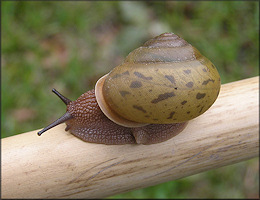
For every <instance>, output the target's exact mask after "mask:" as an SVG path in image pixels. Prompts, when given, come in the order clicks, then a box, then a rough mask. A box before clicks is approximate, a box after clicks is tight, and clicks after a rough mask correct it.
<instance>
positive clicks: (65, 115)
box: [37, 112, 73, 136]
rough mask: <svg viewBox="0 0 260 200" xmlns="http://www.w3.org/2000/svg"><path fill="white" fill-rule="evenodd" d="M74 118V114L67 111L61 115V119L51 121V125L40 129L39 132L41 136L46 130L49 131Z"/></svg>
mask: <svg viewBox="0 0 260 200" xmlns="http://www.w3.org/2000/svg"><path fill="white" fill-rule="evenodd" d="M72 118H73V116H72V115H71V114H70V113H68V112H66V113H65V114H64V115H63V116H61V117H60V118H59V119H57V120H56V121H55V122H53V123H51V124H50V125H48V126H46V127H45V128H44V129H42V130H41V131H39V132H38V133H37V134H38V135H39V136H41V134H43V133H44V132H45V131H47V130H49V129H51V128H53V127H55V126H57V125H59V124H61V123H63V122H65V121H67V120H69V119H72Z"/></svg>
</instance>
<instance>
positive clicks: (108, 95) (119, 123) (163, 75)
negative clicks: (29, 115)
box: [38, 33, 221, 145]
mask: <svg viewBox="0 0 260 200" xmlns="http://www.w3.org/2000/svg"><path fill="white" fill-rule="evenodd" d="M220 85H221V83H220V76H219V74H218V71H217V69H216V67H215V66H214V65H213V64H212V63H211V62H210V61H209V60H208V59H207V58H206V57H204V56H203V55H201V54H200V52H199V51H198V50H197V49H196V48H194V47H193V46H192V45H190V44H189V43H187V42H186V41H185V40H183V39H182V38H180V37H179V36H177V35H175V34H173V33H164V34H161V35H159V36H157V37H155V38H153V39H151V40H149V41H147V42H146V43H145V44H144V45H143V46H141V47H139V48H137V49H135V50H134V51H132V52H131V53H129V55H128V56H127V57H126V59H125V61H124V62H123V63H122V64H121V65H119V66H117V67H115V68H114V69H113V70H112V71H111V72H110V73H108V74H107V75H105V76H103V77H102V78H100V79H99V80H98V81H97V83H96V86H95V89H93V90H90V91H88V92H86V93H84V94H82V95H81V96H80V97H79V98H78V99H77V100H75V101H70V100H69V99H67V98H66V97H64V96H63V95H61V94H59V93H58V92H57V91H56V90H55V93H56V94H57V95H58V96H59V97H60V98H61V99H62V101H63V102H64V103H65V104H66V105H67V112H66V113H65V114H64V115H63V116H62V117H61V118H60V119H58V120H56V121H55V122H54V123H52V124H50V125H49V126H47V127H46V128H44V129H43V130H41V131H40V132H38V135H41V134H42V133H43V132H45V131H47V130H48V129H50V128H52V127H54V126H56V125H58V124H60V123H63V122H65V123H66V125H67V127H66V129H65V130H66V131H68V130H69V131H70V133H72V134H73V135H75V136H76V137H78V138H80V139H82V140H84V141H86V142H92V143H100V144H109V145H110V144H136V143H137V144H154V143H159V142H163V141H166V140H168V139H170V138H172V137H174V136H176V135H177V134H179V133H180V132H181V131H182V130H183V129H184V128H185V127H186V125H187V123H188V121H189V120H191V119H194V118H196V117H198V116H199V115H201V114H202V113H204V112H205V111H206V110H208V109H209V108H210V107H211V105H212V104H213V103H214V102H215V100H216V98H217V96H218V94H219V90H220Z"/></svg>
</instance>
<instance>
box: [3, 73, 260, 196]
mask: <svg viewBox="0 0 260 200" xmlns="http://www.w3.org/2000/svg"><path fill="white" fill-rule="evenodd" d="M258 98H259V77H254V78H249V79H245V80H241V81H237V82H233V83H228V84H225V85H222V87H221V92H220V95H219V97H218V99H217V101H216V102H215V103H214V105H213V106H212V107H211V108H210V109H209V110H208V111H207V112H205V113H204V114H203V115H201V116H199V117H198V118H196V119H194V120H192V121H190V122H189V124H188V126H187V128H186V129H185V130H184V131H183V132H182V133H181V134H179V135H177V136H175V137H174V138H172V139H170V140H168V141H166V142H163V143H159V144H153V145H111V146H109V145H101V144H91V143H86V142H83V141H81V140H80V139H78V138H76V137H74V136H72V135H71V134H70V133H68V132H65V131H64V129H65V125H64V124H61V125H59V126H57V127H55V128H53V129H51V130H50V131H48V132H46V133H45V134H44V135H42V136H41V137H39V136H37V131H38V130H35V131H31V132H28V133H23V134H20V135H16V136H12V137H9V138H5V139H2V169H1V170H2V180H1V181H2V194H1V197H2V198H43V199H46V198H66V199H68V198H102V197H107V196H111V195H114V194H118V193H122V192H126V191H129V190H134V189H138V188H143V187H147V186H151V185H156V184H159V183H162V182H166V181H170V180H175V179H179V178H182V177H187V176H190V175H192V174H197V173H200V172H204V171H207V170H210V169H213V168H218V167H221V166H225V165H229V164H233V163H237V162H240V161H243V160H248V159H250V158H253V157H257V156H259V134H258V132H259V99H258ZM133 183H134V184H133Z"/></svg>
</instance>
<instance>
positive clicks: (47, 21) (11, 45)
mask: <svg viewBox="0 0 260 200" xmlns="http://www.w3.org/2000/svg"><path fill="white" fill-rule="evenodd" d="M258 8H259V3H258V2H257V1H249V2H247V1H231V2H225V1H221V2H207V1H202V2H187V1H185V2H180V1H176V2H171V1H167V2H127V1H122V2H120V1H119V2H67V1H66V2H55V1H53V2H31V1H22V2H18V1H8V2H2V7H1V9H2V16H1V22H2V27H1V28H2V36H1V41H2V57H1V58H2V59H1V70H2V74H1V80H2V91H1V92H2V95H1V106H2V107H1V108H2V112H1V135H2V136H1V137H2V138H4V137H8V136H12V135H15V134H20V133H23V132H28V131H31V130H36V129H40V128H42V127H43V126H45V125H47V124H48V123H50V122H52V121H53V120H55V119H57V118H58V117H59V116H61V115H62V114H63V113H64V112H65V107H64V106H63V104H62V103H61V102H60V100H59V99H57V98H56V97H55V96H54V95H53V94H52V92H51V89H52V88H56V89H57V90H59V91H60V92H61V93H63V94H64V95H65V96H67V97H68V98H71V99H72V100H74V99H76V98H77V97H78V96H79V95H80V94H82V93H83V92H85V91H87V90H89V89H91V88H93V87H94V84H95V82H96V80H98V78H99V77H101V76H102V75H103V74H105V73H107V72H108V71H109V70H111V69H112V68H113V67H115V66H116V65H118V64H120V63H121V62H122V61H123V59H124V57H125V56H126V55H127V54H128V53H129V52H130V51H132V50H133V49H135V48H137V47H139V46H140V45H141V44H142V43H143V42H145V41H146V40H148V39H150V38H152V37H154V36H155V35H158V34H160V33H163V32H168V31H171V32H174V33H176V34H178V35H180V36H181V37H182V38H184V39H185V40H187V41H188V42H189V43H191V44H192V45H194V46H195V47H196V48H197V49H199V51H200V52H201V53H202V54H203V55H205V56H206V57H208V58H209V59H210V60H211V61H212V62H213V63H214V64H215V65H216V66H217V68H218V70H219V73H220V76H221V81H222V83H228V82H232V81H236V80H240V79H245V78H249V77H253V76H257V75H258V74H259V58H258V55H259V48H258V47H259V10H258ZM258 169H259V166H258V159H253V160H250V161H247V162H242V163H239V164H235V165H231V166H228V167H223V168H220V169H217V170H211V171H209V172H206V173H201V174H198V175H194V176H190V177H187V178H184V179H181V180H177V181H171V182H168V183H163V184H160V185H157V186H153V187H149V188H146V189H142V190H137V191H133V192H129V193H126V194H121V195H117V196H113V198H130V197H132V198H196V197H197V198H225V197H227V198H232V197H236V198H250V197H259V192H258V186H259V181H258V179H257V178H255V177H258V175H259V173H258ZM250 181H251V182H250ZM248 184H250V185H251V186H249V185H248Z"/></svg>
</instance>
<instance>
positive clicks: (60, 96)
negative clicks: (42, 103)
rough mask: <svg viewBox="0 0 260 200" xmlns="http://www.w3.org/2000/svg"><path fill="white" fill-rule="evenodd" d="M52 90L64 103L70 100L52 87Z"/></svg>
mask: <svg viewBox="0 0 260 200" xmlns="http://www.w3.org/2000/svg"><path fill="white" fill-rule="evenodd" d="M52 92H53V93H55V94H56V95H57V96H58V97H59V98H60V99H61V100H62V101H63V102H64V103H65V104H66V105H68V104H69V103H70V102H71V100H70V99H68V98H67V97H64V96H63V95H62V94H61V93H59V92H58V91H57V90H55V89H54V88H53V89H52Z"/></svg>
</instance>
